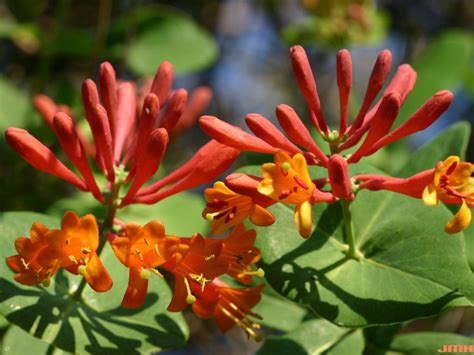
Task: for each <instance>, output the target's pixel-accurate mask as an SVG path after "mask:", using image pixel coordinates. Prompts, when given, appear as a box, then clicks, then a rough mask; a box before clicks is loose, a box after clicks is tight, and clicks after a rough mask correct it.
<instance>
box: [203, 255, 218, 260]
mask: <svg viewBox="0 0 474 355" xmlns="http://www.w3.org/2000/svg"><path fill="white" fill-rule="evenodd" d="M215 257H216V256H215V255H214V254H211V255H209V256H206V257H205V258H204V260H206V261H209V260H213V259H215Z"/></svg>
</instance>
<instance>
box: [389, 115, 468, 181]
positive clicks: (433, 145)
mask: <svg viewBox="0 0 474 355" xmlns="http://www.w3.org/2000/svg"><path fill="white" fill-rule="evenodd" d="M470 131H471V126H470V125H469V123H468V122H458V123H456V124H453V125H452V126H450V127H449V128H447V129H445V130H444V131H442V132H441V133H440V134H438V135H437V136H436V137H435V138H434V139H433V140H431V141H430V142H428V143H427V144H425V145H424V146H423V147H421V148H420V149H418V150H417V151H416V152H415V153H413V154H412V155H411V156H410V158H409V160H408V161H407V162H406V163H405V165H404V166H403V167H402V169H401V171H400V173H399V174H398V176H401V177H407V176H411V175H414V174H416V173H419V172H420V171H423V170H426V169H432V168H434V167H435V165H436V164H437V163H438V162H439V161H441V160H444V159H446V158H447V157H448V156H450V155H457V156H460V157H461V158H464V157H465V156H466V150H467V145H468V143H469V136H470Z"/></svg>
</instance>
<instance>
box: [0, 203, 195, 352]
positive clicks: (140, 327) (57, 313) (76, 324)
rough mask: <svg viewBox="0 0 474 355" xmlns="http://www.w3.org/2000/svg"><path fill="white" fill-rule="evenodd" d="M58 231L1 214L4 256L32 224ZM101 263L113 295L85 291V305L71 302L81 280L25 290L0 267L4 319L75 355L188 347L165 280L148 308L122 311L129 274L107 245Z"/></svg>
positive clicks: (36, 217)
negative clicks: (171, 310) (169, 310)
mask: <svg viewBox="0 0 474 355" xmlns="http://www.w3.org/2000/svg"><path fill="white" fill-rule="evenodd" d="M36 221H39V222H42V223H44V224H45V225H47V226H48V227H50V228H52V227H57V226H58V224H59V219H58V218H53V217H48V216H44V215H40V214H36V213H29V212H10V213H4V214H1V215H0V235H2V239H1V240H0V254H1V257H3V258H5V257H7V256H9V255H13V254H15V250H14V246H13V242H14V240H15V239H16V238H17V237H19V236H25V235H29V234H28V231H29V228H30V225H31V224H32V223H33V222H36ZM101 259H102V261H103V263H104V265H105V266H106V268H107V270H108V271H109V273H110V274H111V276H112V278H113V280H114V286H113V288H112V290H110V291H109V292H106V293H96V292H94V291H92V290H91V289H90V288H88V287H86V288H85V289H84V292H83V294H82V295H83V297H82V299H83V301H75V300H73V299H72V298H71V297H70V294H71V293H73V292H74V290H75V289H76V288H77V286H78V283H79V281H80V279H81V278H80V277H79V276H74V275H72V274H67V273H66V272H59V273H58V274H57V275H56V277H55V278H54V279H53V282H52V283H51V285H50V286H49V287H48V288H44V287H42V286H39V287H26V286H22V285H20V284H18V283H16V282H15V281H13V279H12V276H13V273H12V272H11V270H9V268H8V267H7V266H6V264H5V263H1V264H0V272H1V275H2V277H3V278H2V279H0V283H1V285H0V314H2V315H3V316H5V317H6V318H7V319H8V320H9V321H10V322H11V323H13V324H16V325H17V326H19V327H21V328H22V329H24V330H25V331H27V332H29V333H30V334H32V335H34V336H35V337H37V338H40V339H42V340H44V341H45V342H47V343H49V344H53V345H54V346H55V347H57V348H60V349H62V350H65V351H68V352H73V353H84V352H89V353H103V352H108V353H116V352H119V353H134V352H147V351H151V350H160V349H165V348H172V347H176V346H180V345H182V344H184V342H185V340H186V338H187V336H188V328H187V325H186V323H185V321H184V319H183V317H182V316H181V314H177V313H167V312H166V307H167V305H168V303H169V301H170V299H171V291H170V289H169V288H168V286H167V285H166V283H165V281H163V280H161V279H158V278H153V279H151V280H150V281H151V282H150V288H149V293H148V296H147V299H146V302H145V304H144V306H143V307H141V308H139V309H136V310H127V309H123V308H121V306H120V302H121V299H122V296H123V293H124V292H125V288H126V285H127V282H128V270H127V269H126V268H125V267H124V266H122V265H121V264H120V263H119V262H118V260H117V259H116V258H115V256H114V255H113V253H112V251H111V249H110V248H109V247H108V246H107V245H106V247H105V248H104V252H103V253H102V254H101Z"/></svg>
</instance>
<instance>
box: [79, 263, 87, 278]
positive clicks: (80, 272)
mask: <svg viewBox="0 0 474 355" xmlns="http://www.w3.org/2000/svg"><path fill="white" fill-rule="evenodd" d="M86 271H87V266H85V265H80V266H79V267H78V268H77V272H78V273H79V274H80V275H82V276H84V275H85V274H86Z"/></svg>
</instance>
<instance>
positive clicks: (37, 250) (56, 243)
mask: <svg viewBox="0 0 474 355" xmlns="http://www.w3.org/2000/svg"><path fill="white" fill-rule="evenodd" d="M98 246H99V228H98V226H97V223H96V220H95V217H94V216H92V215H86V216H84V217H82V218H79V217H78V216H77V215H75V214H74V213H73V212H67V213H66V214H65V215H64V217H63V220H62V224H61V229H48V228H47V227H46V226H44V225H42V224H41V223H34V224H33V226H32V227H31V230H30V238H26V237H20V238H18V239H17V240H16V241H15V248H16V250H17V252H18V255H14V256H10V257H9V258H7V264H8V266H9V267H10V268H11V269H12V270H13V271H14V272H15V273H16V275H15V277H14V278H15V280H16V281H18V282H19V283H21V284H24V285H29V286H34V285H39V284H43V285H44V286H48V285H49V283H50V280H51V278H52V277H53V276H54V274H55V273H56V272H57V271H58V270H59V269H62V268H63V269H66V270H67V271H69V272H71V273H73V274H76V275H77V274H81V275H82V276H84V278H85V280H86V282H87V283H88V284H89V286H90V287H91V288H92V289H94V290H95V291H97V292H105V291H108V290H109V289H110V288H111V287H112V279H111V278H110V275H109V274H108V273H107V270H106V269H105V268H104V266H103V264H102V262H101V261H100V259H99V256H98V255H97V254H96V250H97V248H98Z"/></svg>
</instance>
